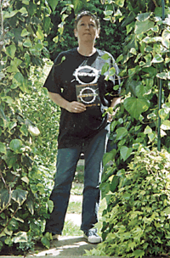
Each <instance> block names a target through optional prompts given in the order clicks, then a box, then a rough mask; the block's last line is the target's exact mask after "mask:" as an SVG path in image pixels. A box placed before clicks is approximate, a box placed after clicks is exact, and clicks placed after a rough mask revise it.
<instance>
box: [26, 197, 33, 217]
mask: <svg viewBox="0 0 170 258" xmlns="http://www.w3.org/2000/svg"><path fill="white" fill-rule="evenodd" d="M26 203H27V207H28V210H29V212H30V213H31V214H32V215H34V202H33V201H32V200H27V201H26Z"/></svg>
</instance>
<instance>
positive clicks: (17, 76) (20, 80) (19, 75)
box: [13, 72, 24, 84]
mask: <svg viewBox="0 0 170 258" xmlns="http://www.w3.org/2000/svg"><path fill="white" fill-rule="evenodd" d="M13 81H17V83H18V84H23V83H24V76H23V75H22V73H20V72H18V73H16V74H15V75H14V78H13Z"/></svg>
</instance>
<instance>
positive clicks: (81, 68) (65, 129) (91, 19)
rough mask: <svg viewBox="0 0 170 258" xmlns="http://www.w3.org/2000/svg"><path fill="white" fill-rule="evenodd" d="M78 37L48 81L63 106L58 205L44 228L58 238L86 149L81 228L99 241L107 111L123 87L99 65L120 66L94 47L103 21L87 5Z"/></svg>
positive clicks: (54, 193) (51, 93)
mask: <svg viewBox="0 0 170 258" xmlns="http://www.w3.org/2000/svg"><path fill="white" fill-rule="evenodd" d="M74 34H75V37H76V38H77V39H78V48H74V49H71V50H68V51H65V52H62V53H60V54H59V55H58V57H57V58H56V60H55V61H54V65H53V68H52V70H51V72H50V74H49V76H48V78H47V80H46V82H45V85H44V87H46V88H47V89H48V91H49V96H50V98H51V99H52V100H53V101H54V102H55V103H56V104H57V105H59V106H60V107H61V117H60V129H59V136H58V155H57V166H56V167H57V171H56V175H55V185H54V188H53V191H52V193H51V197H50V198H51V200H52V201H53V202H54V209H53V212H52V213H51V215H50V219H49V220H48V221H47V223H46V232H51V233H52V235H53V238H54V239H56V238H57V239H58V235H60V234H61V233H62V230H63V226H64V219H65V214H66V210H67V206H68V201H69V196H70V189H71V184H72V181H73V178H74V175H75V171H76V165H77V162H78V160H79V157H80V154H81V153H84V159H85V171H84V190H83V205H82V224H81V230H82V231H83V232H84V236H85V237H86V239H87V240H88V242H90V243H99V242H101V237H100V236H98V234H97V230H96V229H95V228H94V225H95V223H97V221H98V219H97V212H98V207H99V199H100V190H99V184H100V181H101V174H102V158H103V155H104V153H105V151H106V144H107V141H108V137H109V123H108V117H107V116H103V113H104V110H105V108H107V107H109V106H110V107H115V105H116V104H118V103H119V100H120V98H119V91H114V90H113V86H114V84H115V77H111V78H109V80H108V81H105V80H104V78H105V75H106V74H107V73H108V72H106V73H105V75H103V76H102V75H101V69H102V67H103V65H104V64H105V63H106V62H107V63H108V66H109V67H112V66H113V67H115V70H116V73H118V68H117V66H116V64H115V61H114V59H113V57H112V56H111V55H110V54H109V53H107V54H108V59H107V60H104V59H103V58H102V56H103V55H104V54H106V52H105V51H101V50H99V49H96V48H95V40H96V38H98V37H99V34H100V23H99V20H98V19H97V17H96V16H95V15H93V14H92V13H90V12H89V11H83V12H81V13H80V14H79V15H77V18H76V20H75V29H74Z"/></svg>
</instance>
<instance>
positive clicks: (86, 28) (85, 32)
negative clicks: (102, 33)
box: [74, 16, 99, 43]
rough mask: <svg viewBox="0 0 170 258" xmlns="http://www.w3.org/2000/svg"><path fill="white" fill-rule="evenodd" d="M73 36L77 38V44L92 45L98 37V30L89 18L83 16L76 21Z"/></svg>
mask: <svg viewBox="0 0 170 258" xmlns="http://www.w3.org/2000/svg"><path fill="white" fill-rule="evenodd" d="M74 34H75V36H76V37H77V38H78V42H79V43H82V42H91V43H94V41H95V39H96V38H98V37H99V29H98V28H97V26H96V22H95V20H93V18H92V17H91V16H83V17H82V18H81V19H80V20H79V21H78V23H77V28H76V29H75V30H74Z"/></svg>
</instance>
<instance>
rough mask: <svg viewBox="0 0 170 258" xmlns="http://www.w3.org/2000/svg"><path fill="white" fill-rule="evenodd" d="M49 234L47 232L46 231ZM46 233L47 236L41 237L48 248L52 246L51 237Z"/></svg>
mask: <svg viewBox="0 0 170 258" xmlns="http://www.w3.org/2000/svg"><path fill="white" fill-rule="evenodd" d="M46 234H47V233H46ZM46 234H45V236H43V237H42V238H41V243H42V244H43V245H44V246H45V247H46V248H48V249H49V248H50V239H49V237H48V236H46Z"/></svg>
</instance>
